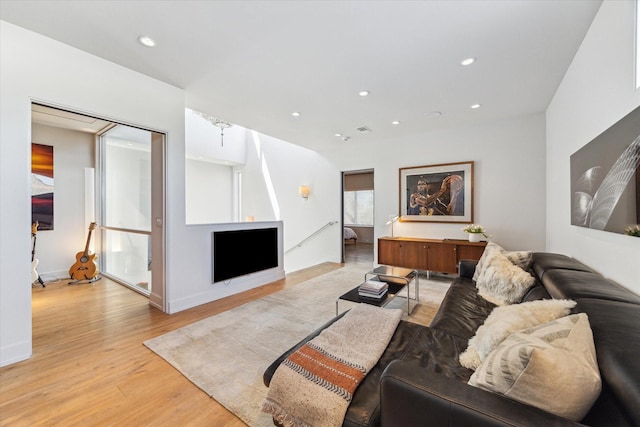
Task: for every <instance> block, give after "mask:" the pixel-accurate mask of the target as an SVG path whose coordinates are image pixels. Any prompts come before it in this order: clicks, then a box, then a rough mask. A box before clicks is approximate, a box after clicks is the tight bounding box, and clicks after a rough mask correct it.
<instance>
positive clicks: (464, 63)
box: [460, 58, 476, 67]
mask: <svg viewBox="0 0 640 427" xmlns="http://www.w3.org/2000/svg"><path fill="white" fill-rule="evenodd" d="M474 62H476V58H467V59H465V60H463V61H462V62H460V65H462V66H463V67H466V66H467V65H471V64H473V63H474Z"/></svg>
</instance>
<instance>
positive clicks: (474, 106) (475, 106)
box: [471, 104, 481, 110]
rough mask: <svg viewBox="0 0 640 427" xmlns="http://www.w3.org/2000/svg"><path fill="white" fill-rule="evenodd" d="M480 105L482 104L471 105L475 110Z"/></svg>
mask: <svg viewBox="0 0 640 427" xmlns="http://www.w3.org/2000/svg"><path fill="white" fill-rule="evenodd" d="M480 106H481V104H473V105H472V106H471V108H473V109H474V110H475V109H477V108H480Z"/></svg>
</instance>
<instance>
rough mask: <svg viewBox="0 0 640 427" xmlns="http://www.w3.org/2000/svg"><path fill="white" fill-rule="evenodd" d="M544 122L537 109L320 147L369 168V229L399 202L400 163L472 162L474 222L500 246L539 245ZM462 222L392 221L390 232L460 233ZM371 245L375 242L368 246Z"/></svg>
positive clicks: (384, 229) (378, 229)
mask: <svg viewBox="0 0 640 427" xmlns="http://www.w3.org/2000/svg"><path fill="white" fill-rule="evenodd" d="M544 136H545V122H544V117H543V116H542V115H541V114H536V115H531V116H526V117H519V118H514V119H509V120H503V121H498V122H494V123H488V124H484V125H480V126H474V127H467V128H461V129H453V130H445V131H438V132H430V133H424V134H421V135H415V136H413V137H407V138H404V139H398V140H394V141H386V142H384V143H381V144H370V143H369V142H367V141H366V137H363V138H362V140H361V141H357V140H355V139H353V140H350V141H349V142H348V143H345V144H344V145H343V146H341V147H340V148H339V149H336V150H334V151H332V152H326V153H324V154H325V155H326V156H327V157H328V158H329V159H330V160H331V161H333V162H334V163H336V164H337V165H338V167H339V169H341V170H343V171H346V170H358V169H369V168H373V169H375V175H374V179H375V212H374V216H375V220H374V221H375V236H376V239H377V238H378V237H381V236H390V235H391V226H389V225H386V224H385V223H386V222H387V220H388V219H389V215H397V214H398V209H399V202H398V197H399V177H398V174H399V171H398V170H399V168H402V167H410V166H423V165H433V164H441V163H454V162H464V161H474V162H475V163H474V166H475V168H474V222H476V223H479V224H482V225H483V226H484V227H485V228H486V229H487V230H488V232H489V234H491V235H492V236H493V237H492V239H493V240H494V241H496V242H497V243H499V244H500V245H502V246H503V247H505V248H507V249H510V250H515V249H527V250H536V251H542V250H544V249H545V236H544V233H545V218H544V214H545V195H544V191H545V186H544V180H545V164H544V161H545V140H544ZM462 226H463V224H444V223H415V222H402V223H400V222H396V223H395V224H394V236H407V237H431V238H454V239H466V238H467V235H466V234H465V233H464V232H463V231H462V230H461V228H462ZM375 247H376V251H377V245H375Z"/></svg>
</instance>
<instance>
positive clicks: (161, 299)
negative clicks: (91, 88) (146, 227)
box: [30, 98, 168, 313]
mask: <svg viewBox="0 0 640 427" xmlns="http://www.w3.org/2000/svg"><path fill="white" fill-rule="evenodd" d="M30 104H31V105H33V104H38V105H43V106H45V107H49V108H52V109H56V110H59V111H63V112H68V113H72V114H77V115H81V116H85V117H90V118H93V119H98V120H103V121H105V122H109V123H111V126H113V125H124V126H129V127H135V128H139V129H144V130H147V131H150V132H152V133H153V134H154V135H155V134H158V135H161V138H162V141H155V142H156V144H157V145H158V147H159V148H161V150H152V159H151V164H152V166H151V169H152V177H151V179H152V180H153V181H152V182H154V183H155V184H156V185H155V187H152V196H151V204H152V213H156V212H157V213H158V214H159V217H156V218H153V224H152V227H158V228H160V229H161V230H160V233H159V234H158V238H152V243H151V245H152V251H153V252H152V253H153V254H155V255H152V257H153V261H154V262H153V263H152V278H153V279H152V283H151V286H152V289H151V293H150V295H149V304H150V305H152V306H154V307H156V308H158V309H159V310H161V311H163V312H165V313H167V312H168V301H167V298H166V295H167V290H166V264H167V263H166V227H165V226H164V224H165V223H166V188H167V182H166V179H167V162H166V152H167V138H168V136H167V132H166V131H163V130H159V129H154V128H150V127H148V126H143V125H139V124H135V123H130V122H126V121H123V120H117V119H113V118H110V117H106V116H101V115H97V114H94V113H89V112H85V111H83V110H78V109H75V108H69V107H67V106H62V105H59V104H56V103H52V102H48V101H44V100H41V99H36V98H31V99H30ZM32 120H33V119H32ZM69 128H71V127H69ZM105 130H106V129H104V128H103V129H101V130H100V131H97V132H96V133H95V134H94V136H95V144H96V161H95V165H94V169H95V171H96V177H99V176H100V172H101V171H100V159H99V158H98V156H99V151H100V150H99V149H98V148H99V146H98V143H99V141H98V139H99V134H101V133H102V132H104V131H105ZM152 142H153V141H152ZM154 151H155V153H154ZM98 181H99V179H96V180H95V183H94V200H93V206H94V209H95V212H96V221H97V222H98V224H99V223H100V218H99V217H100V215H101V210H100V203H99V199H100V194H101V193H100V191H99V190H100V189H99V187H98ZM96 234H97V238H96V240H97V241H96V244H95V247H96V252H97V251H98V248H100V247H101V246H100V245H101V242H100V241H99V239H100V237H99V236H100V233H96ZM152 235H153V233H152ZM98 259H99V258H98Z"/></svg>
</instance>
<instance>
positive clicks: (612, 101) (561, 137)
mask: <svg viewBox="0 0 640 427" xmlns="http://www.w3.org/2000/svg"><path fill="white" fill-rule="evenodd" d="M633 14H634V2H632V1H605V2H604V3H603V4H602V6H601V7H600V10H599V11H598V14H597V15H596V17H595V19H594V21H593V24H592V25H591V28H590V29H589V32H588V33H587V36H586V37H585V39H584V41H583V43H582V45H581V46H580V49H579V50H578V53H577V54H576V56H575V58H574V60H573V62H572V63H571V66H570V67H569V69H568V70H567V73H566V74H565V77H564V79H563V81H562V84H561V85H560V87H559V88H558V90H557V92H556V94H555V96H554V98H553V101H552V102H551V104H550V105H549V108H548V109H547V184H546V187H547V248H548V250H549V251H552V252H561V253H565V254H567V255H571V256H573V257H575V258H577V259H579V260H580V261H582V262H584V263H586V264H588V265H589V266H591V267H592V268H594V269H596V270H598V271H599V272H600V273H602V274H603V275H604V276H606V277H609V278H610V279H612V280H614V281H616V282H618V283H620V284H621V285H623V286H626V287H627V288H629V289H631V290H634V291H635V292H636V293H640V262H639V261H640V239H638V238H637V237H629V236H625V235H622V234H616V233H609V232H605V231H599V230H592V229H586V228H581V227H576V226H572V225H571V204H570V175H569V172H570V167H569V166H570V163H569V157H570V156H571V154H573V153H575V152H576V151H577V150H579V149H580V148H582V147H583V146H584V145H586V144H588V143H589V142H590V141H591V140H592V139H594V138H595V137H597V136H598V135H599V134H600V133H602V132H603V131H605V130H606V129H608V128H609V127H610V126H611V125H613V124H614V123H616V122H617V121H618V120H620V119H621V118H623V117H624V116H625V115H627V114H628V113H629V112H631V111H632V110H633V109H634V108H636V107H638V106H639V105H640V91H638V90H636V89H635V86H634V59H635V58H634V54H633V50H634V21H633Z"/></svg>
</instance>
